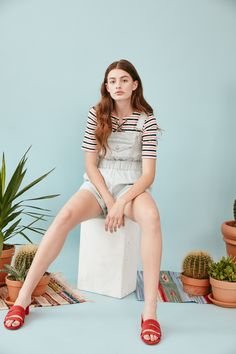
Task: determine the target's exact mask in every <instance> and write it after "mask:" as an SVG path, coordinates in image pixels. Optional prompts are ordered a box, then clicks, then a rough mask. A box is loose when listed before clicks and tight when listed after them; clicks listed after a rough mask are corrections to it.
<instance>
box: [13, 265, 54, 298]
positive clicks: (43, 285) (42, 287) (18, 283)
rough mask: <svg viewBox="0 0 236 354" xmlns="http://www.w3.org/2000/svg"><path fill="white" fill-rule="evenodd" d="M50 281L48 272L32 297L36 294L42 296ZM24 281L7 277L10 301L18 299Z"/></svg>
mask: <svg viewBox="0 0 236 354" xmlns="http://www.w3.org/2000/svg"><path fill="white" fill-rule="evenodd" d="M49 281H50V273H48V272H46V274H44V275H43V276H42V278H41V279H40V281H39V282H38V284H37V286H36V288H35V289H34V291H33V293H32V298H33V297H35V296H41V295H43V294H44V293H45V290H46V287H47V285H48V283H49ZM23 283H24V282H23V281H18V280H11V279H9V278H8V276H7V277H6V284H7V289H8V298H9V300H10V301H13V302H14V301H16V299H17V297H18V294H19V291H20V289H21V287H22V286H23Z"/></svg>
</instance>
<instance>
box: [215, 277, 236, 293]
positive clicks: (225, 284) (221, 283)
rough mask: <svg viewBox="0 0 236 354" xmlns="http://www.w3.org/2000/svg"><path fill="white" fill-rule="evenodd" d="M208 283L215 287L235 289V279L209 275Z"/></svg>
mask: <svg viewBox="0 0 236 354" xmlns="http://www.w3.org/2000/svg"><path fill="white" fill-rule="evenodd" d="M210 284H211V285H212V286H215V287H217V288H223V289H235V290H236V281H226V280H218V279H215V278H212V277H211V276H210Z"/></svg>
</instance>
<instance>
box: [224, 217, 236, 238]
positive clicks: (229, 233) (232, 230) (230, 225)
mask: <svg viewBox="0 0 236 354" xmlns="http://www.w3.org/2000/svg"><path fill="white" fill-rule="evenodd" d="M235 223H236V222H235V220H229V221H225V222H223V224H222V225H221V233H222V235H223V236H224V237H225V238H227V239H230V240H233V241H236V227H234V225H235Z"/></svg>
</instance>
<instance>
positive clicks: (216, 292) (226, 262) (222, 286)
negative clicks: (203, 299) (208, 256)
mask: <svg viewBox="0 0 236 354" xmlns="http://www.w3.org/2000/svg"><path fill="white" fill-rule="evenodd" d="M209 276H210V284H211V287H212V297H211V296H209V297H210V299H211V300H212V301H213V302H215V303H216V304H217V305H218V304H219V305H220V306H223V307H236V263H235V259H234V258H232V257H231V256H227V257H224V256H223V257H222V258H221V259H220V260H219V262H213V263H212V264H211V266H210V268H209ZM214 300H215V301H214Z"/></svg>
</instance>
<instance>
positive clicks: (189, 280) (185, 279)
mask: <svg viewBox="0 0 236 354" xmlns="http://www.w3.org/2000/svg"><path fill="white" fill-rule="evenodd" d="M180 274H181V278H182V281H183V282H184V283H185V284H190V285H193V284H195V283H197V284H198V286H207V285H208V284H209V278H204V279H198V278H191V277H188V276H187V275H184V274H183V272H182V273H180Z"/></svg>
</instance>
